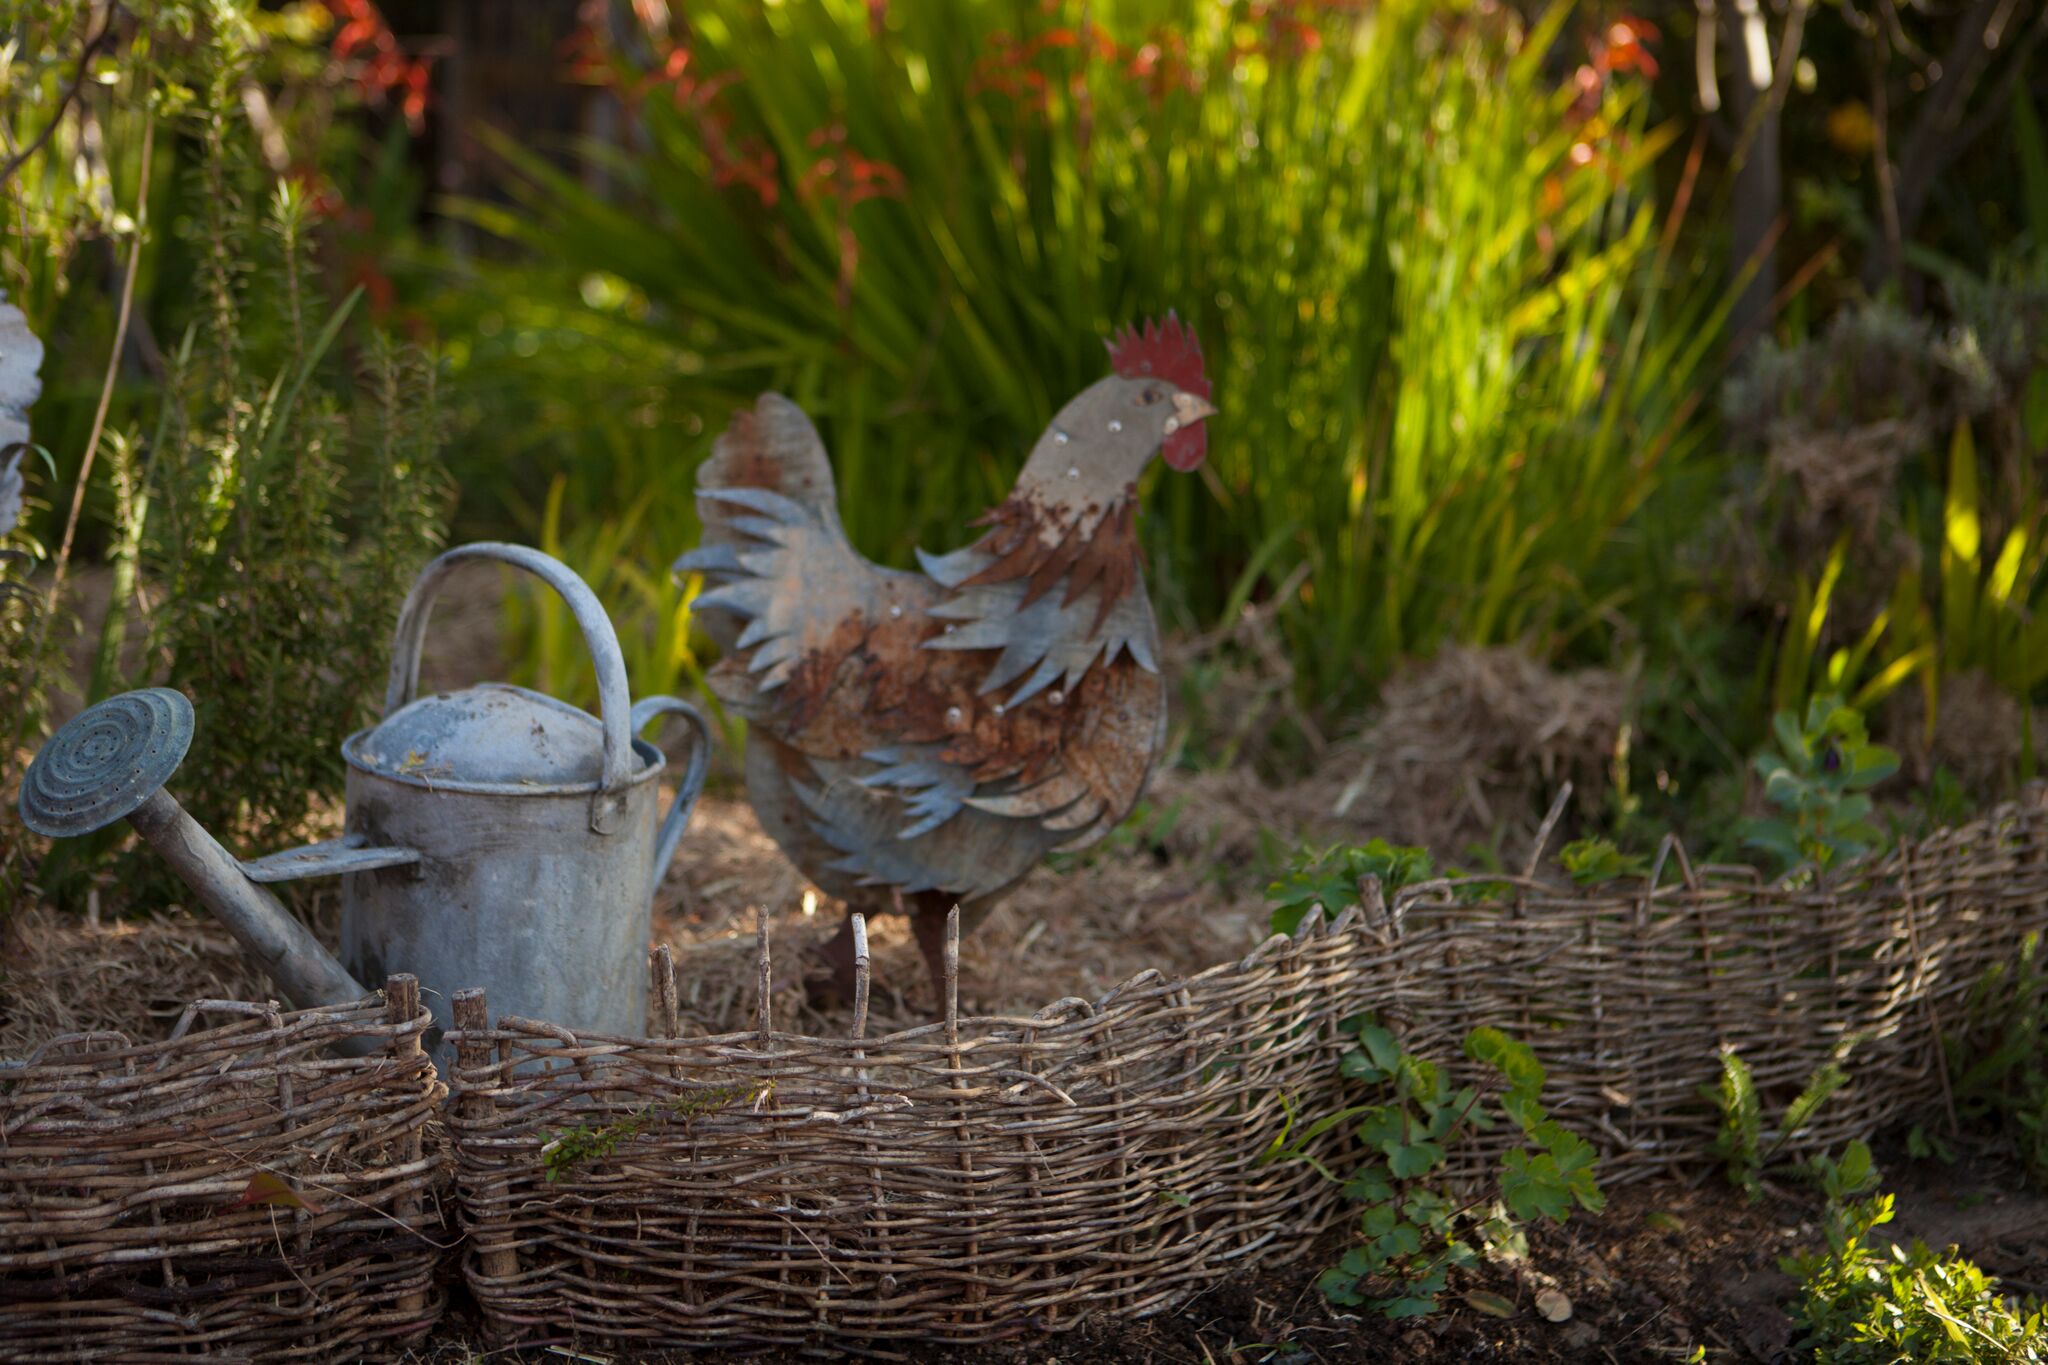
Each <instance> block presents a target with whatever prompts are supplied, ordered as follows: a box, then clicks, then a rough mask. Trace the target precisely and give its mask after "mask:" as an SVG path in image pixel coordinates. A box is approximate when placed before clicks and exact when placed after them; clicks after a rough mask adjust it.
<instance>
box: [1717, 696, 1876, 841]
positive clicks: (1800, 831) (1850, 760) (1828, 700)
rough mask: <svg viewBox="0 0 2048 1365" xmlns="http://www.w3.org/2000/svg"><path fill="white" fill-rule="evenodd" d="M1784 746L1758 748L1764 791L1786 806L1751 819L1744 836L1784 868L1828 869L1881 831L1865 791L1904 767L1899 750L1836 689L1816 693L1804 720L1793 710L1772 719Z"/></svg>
mask: <svg viewBox="0 0 2048 1365" xmlns="http://www.w3.org/2000/svg"><path fill="white" fill-rule="evenodd" d="M1772 730H1773V732H1774V734H1775V735H1776V737H1777V741H1778V752H1776V753H1770V752H1766V753H1762V754H1759V755H1757V758H1756V762H1755V768H1756V774H1757V776H1759V777H1761V778H1762V779H1763V781H1764V799H1765V800H1767V801H1769V802H1770V803H1771V804H1772V805H1773V806H1776V807H1777V808H1778V810H1779V811H1780V812H1781V814H1779V815H1777V816H1772V817H1767V818H1764V819H1757V820H1750V821H1747V822H1745V824H1744V827H1743V843H1744V844H1745V845H1746V846H1747V847H1750V848H1754V849H1758V850H1760V851H1762V852H1764V853H1766V854H1768V855H1770V856H1771V857H1773V858H1775V859H1777V860H1778V862H1779V864H1780V866H1781V868H1782V869H1783V870H1787V871H1789V870H1791V869H1793V868H1796V867H1812V868H1816V869H1819V870H1820V871H1822V872H1825V871H1827V870H1828V869H1830V868H1833V867H1837V866H1839V865H1841V864H1842V863H1844V862H1847V861H1848V860H1849V859H1851V858H1855V857H1857V856H1859V855H1861V854H1864V853H1867V852H1869V851H1870V850H1871V849H1872V848H1873V847H1875V846H1876V843H1877V841H1878V839H1879V838H1880V834H1879V831H1878V828H1877V826H1876V825H1875V824H1873V823H1871V818H1870V816H1871V801H1870V797H1869V796H1867V795H1865V793H1866V792H1867V791H1868V790H1869V789H1870V788H1871V787H1874V786H1876V785H1877V784H1878V783H1880V782H1882V781H1884V780H1885V779H1886V778H1887V777H1890V776H1891V775H1892V774H1893V773H1895V772H1897V771H1898V770H1899V756H1898V755H1897V754H1896V753H1893V752H1892V751H1891V750H1890V749H1887V748H1885V747H1884V746H1883V745H1881V744H1872V743H1871V742H1870V736H1869V733H1868V731H1867V730H1866V729H1865V728H1864V724H1863V715H1862V713H1861V712H1859V711H1857V710H1856V709H1855V708H1854V707H1852V706H1849V705H1846V704H1845V703H1844V702H1843V701H1842V699H1841V698H1840V697H1838V696H1835V695H1832V694H1829V695H1825V696H1819V697H1815V698H1814V699H1813V700H1812V701H1811V702H1809V703H1808V704H1807V708H1806V719H1805V721H1804V722H1803V723H1802V722H1801V721H1800V720H1799V718H1798V717H1797V716H1796V715H1795V714H1794V713H1793V712H1791V711H1780V712H1778V714H1777V716H1776V717H1774V718H1773V720H1772Z"/></svg>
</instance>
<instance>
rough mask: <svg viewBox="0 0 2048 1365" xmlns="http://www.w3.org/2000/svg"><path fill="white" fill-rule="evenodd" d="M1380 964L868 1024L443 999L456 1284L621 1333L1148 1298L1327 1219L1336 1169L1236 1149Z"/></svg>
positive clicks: (1351, 959) (844, 1325)
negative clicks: (541, 1018)
mask: <svg viewBox="0 0 2048 1365" xmlns="http://www.w3.org/2000/svg"><path fill="white" fill-rule="evenodd" d="M763 960H764V962H765V960H766V959H765V954H764V959H763ZM668 970H669V968H668V967H667V964H666V958H665V956H663V955H658V956H657V981H656V992H655V994H656V999H657V1001H661V1000H664V999H668V1000H672V999H673V998H674V996H673V988H672V986H665V984H664V981H663V979H662V977H663V974H664V973H666V972H667V971H668ZM1373 976H1374V973H1373V970H1372V967H1371V964H1370V963H1369V962H1367V961H1366V960H1364V959H1363V958H1362V957H1361V954H1360V953H1359V952H1358V950H1357V947H1356V945H1355V944H1354V943H1353V942H1352V941H1351V939H1350V938H1349V937H1348V936H1332V935H1325V934H1322V933H1320V932H1318V931H1311V932H1310V933H1309V934H1307V935H1305V936H1304V937H1303V939H1302V940H1301V941H1299V942H1297V943H1292V944H1290V943H1287V942H1286V941H1284V940H1281V941H1277V942H1276V943H1274V944H1270V945H1267V946H1266V947H1265V948H1262V949H1261V950H1260V951H1258V952H1256V953H1254V954H1253V955H1252V956H1250V957H1249V958H1247V959H1245V960H1244V961H1243V962H1241V963H1236V964H1231V965H1228V966H1225V967H1219V968H1216V969H1214V970H1212V971H1209V972H1206V973H1204V974H1202V975H1200V976H1197V977H1194V978H1192V979H1190V980H1187V981H1169V980H1165V979H1162V978H1161V977H1159V975H1158V974H1157V973H1152V972H1147V973H1144V974H1141V975H1140V976H1138V977H1135V978H1133V979H1132V980H1130V981H1128V982H1126V983H1125V984H1124V985H1122V986H1121V987H1119V988H1118V989H1117V990H1115V991H1113V992H1111V993H1110V994H1109V995H1107V996H1105V997H1103V998H1102V999H1100V1000H1097V1001H1094V1002H1089V1001H1083V1000H1080V999H1067V1000H1061V1001H1058V1002H1055V1003H1054V1004H1052V1005H1048V1006H1047V1007H1046V1008H1044V1009H1042V1010H1040V1011H1038V1012H1037V1013H1036V1014H1033V1015H1030V1016H1028V1017H1017V1018H992V1019H968V1020H961V1019H958V1018H957V1017H952V1016H949V1017H948V1019H947V1020H946V1021H945V1022H942V1023H935V1024H931V1025H928V1026H926V1027H923V1028H918V1029H912V1030H908V1031H906V1032H901V1033H895V1034H891V1035H888V1036H886V1037H879V1038H872V1039H867V1038H863V1037H861V1036H859V1030H858V1029H856V1030H855V1036H853V1037H849V1038H840V1039H824V1038H811V1037H801V1036H796V1035H791V1034H785V1033H775V1032H769V1031H767V1030H766V1029H765V1027H762V1028H757V1029H755V1030H752V1031H749V1032H746V1033H732V1034H725V1035H721V1036H717V1037H703V1038H655V1039H630V1038H600V1037H578V1036H577V1035H574V1034H572V1033H569V1032H567V1031H566V1030H561V1029H557V1028H553V1027H550V1026H548V1025H546V1024H542V1023H537V1022H534V1021H529V1020H522V1019H517V1018H502V1019H499V1020H498V1021H497V1023H496V1026H495V1027H489V1026H487V1024H486V1022H485V1005H486V1002H484V1001H482V1000H480V999H478V998H477V997H475V996H473V995H468V994H467V993H465V994H464V995H463V996H459V997H458V1000H457V1005H458V1013H457V1018H456V1022H457V1024H458V1030H457V1032H455V1033H453V1034H451V1035H450V1036H451V1038H452V1039H453V1040H454V1041H455V1042H456V1044H457V1057H458V1061H457V1065H456V1067H455V1070H454V1072H453V1074H452V1076H451V1086H452V1091H453V1095H452V1104H451V1117H450V1128H451V1133H452V1135H453V1137H454V1139H455V1144H456V1152H457V1185H458V1190H459V1193H460V1201H461V1207H462V1211H463V1218H464V1221H465V1225H466V1231H467V1234H468V1236H467V1239H466V1242H467V1250H466V1253H465V1271H466V1274H467V1276H468V1280H469V1283H470V1286H471V1288H472V1289H473V1290H474V1292H475V1294H476V1296H477V1298H478V1300H479V1302H480V1303H481V1304H482V1305H483V1308H484V1312H485V1314H486V1317H487V1319H488V1320H489V1321H490V1323H491V1324H492V1325H493V1326H494V1328H496V1329H497V1330H498V1331H499V1333H500V1334H502V1335H504V1336H506V1337H507V1338H517V1337H520V1336H522V1335H524V1336H528V1337H533V1336H544V1337H558V1336H562V1335H568V1336H571V1337H573V1338H577V1339H583V1340H591V1341H604V1342H608V1343H612V1344H614V1345H631V1344H638V1345H641V1346H653V1345H656V1344H661V1345H680V1346H709V1345H718V1346H728V1347H731V1346H741V1345H758V1344H770V1343H783V1344H796V1343H804V1342H818V1341H829V1342H831V1343H832V1344H834V1345H838V1346H840V1347H844V1348H850V1349H859V1348H861V1347H863V1346H864V1345H866V1344H868V1343H887V1342H890V1341H895V1342H905V1341H945V1342H985V1341H990V1340H994V1339H997V1338H1002V1337H1009V1336H1016V1335H1021V1334H1027V1333H1038V1332H1049V1331H1056V1330H1058V1329H1059V1328H1061V1327H1063V1326H1067V1325H1071V1323H1072V1322H1073V1321H1074V1320H1076V1319H1077V1318H1078V1317H1080V1316H1081V1315H1083V1314H1085V1313H1088V1312H1091V1311H1096V1310H1107V1311H1114V1312H1118V1313H1122V1314H1128V1315H1140V1314H1144V1313H1147V1312H1153V1311H1157V1310H1160V1309H1163V1308H1166V1307H1168V1306H1170V1305H1172V1304H1174V1303H1176V1302H1178V1301H1179V1300H1181V1299H1182V1298H1184V1297H1185V1296H1186V1294H1187V1293H1188V1292H1189V1291H1191V1290H1192V1289H1194V1288H1196V1287H1199V1286H1200V1285H1203V1284H1206V1283H1210V1282H1213V1281H1214V1280H1215V1279H1216V1278H1217V1277H1219V1276H1220V1275H1222V1274H1224V1273H1226V1272H1227V1271H1229V1270H1230V1269H1231V1268H1233V1267H1239V1266H1246V1265H1250V1264H1253V1263H1256V1262H1260V1261H1266V1260H1284V1259H1287V1258H1291V1257H1295V1256H1298V1255H1300V1254H1301V1253H1302V1252H1303V1251H1304V1250H1305V1248H1306V1247H1307V1246H1308V1245H1309V1243H1310V1242H1311V1241H1313V1239H1314V1238H1315V1236H1316V1235H1317V1233H1318V1232H1320V1231H1321V1230H1322V1229H1324V1228H1325V1227H1327V1226H1328V1225H1329V1223H1330V1220H1331V1218H1332V1217H1333V1216H1334V1215H1335V1213H1336V1212H1337V1199H1336V1194H1337V1192H1336V1190H1335V1189H1334V1188H1333V1187H1331V1186H1330V1185H1328V1184H1327V1183H1325V1182H1323V1181H1322V1180H1320V1179H1319V1178H1318V1177H1317V1176H1316V1175H1315V1174H1314V1173H1313V1172H1312V1171H1311V1170H1310V1169H1309V1168H1308V1167H1307V1166H1306V1165H1305V1164H1301V1163H1293V1164H1262V1163H1261V1161H1260V1156H1261V1154H1262V1152H1263V1151H1264V1150H1265V1148H1266V1147H1267V1145H1268V1143H1269V1142H1270V1141H1271V1140H1272V1139H1273V1138H1274V1137H1275V1136H1276V1135H1278V1134H1280V1133H1281V1132H1283V1131H1284V1130H1285V1129H1286V1127H1287V1125H1288V1124H1289V1123H1290V1122H1291V1121H1292V1120H1291V1119H1290V1117H1289V1110H1290V1108H1292V1109H1293V1111H1294V1112H1297V1113H1299V1112H1308V1113H1314V1112H1317V1111H1318V1110H1320V1109H1321V1108H1322V1107H1323V1106H1326V1105H1328V1104H1329V1103H1331V1102H1333V1099H1334V1089H1335V1083H1336V1080H1337V1078H1336V1075H1335V1072H1334V1070H1333V1069H1332V1067H1331V1066H1330V1064H1329V1061H1330V1052H1329V1042H1330V1033H1331V1026H1332V1024H1333V1023H1334V1021H1335V1020H1336V1019H1338V1018H1339V1017H1341V1016H1342V1015H1344V1014H1346V1013H1351V1012H1355V1011H1356V1010H1357V1009H1358V1008H1360V1007H1362V1006H1363V1004H1364V1003H1365V994H1364V991H1363V989H1362V988H1363V987H1364V986H1365V984H1366V983H1367V982H1369V981H1370V980H1372V979H1373ZM862 979H863V980H864V976H863V978H862ZM857 1017H858V1015H857ZM764 1022H765V1021H764ZM593 1137H594V1138H595V1142H594V1145H593ZM1329 1145H1330V1144H1329V1143H1325V1144H1324V1148H1323V1154H1324V1155H1328V1148H1329ZM574 1150H585V1151H589V1152H590V1153H591V1154H590V1155H589V1156H587V1157H586V1158H583V1159H576V1160H570V1159H566V1158H567V1156H568V1154H569V1153H570V1152H571V1151H574ZM551 1158H552V1162H553V1167H552V1169H550V1162H551Z"/></svg>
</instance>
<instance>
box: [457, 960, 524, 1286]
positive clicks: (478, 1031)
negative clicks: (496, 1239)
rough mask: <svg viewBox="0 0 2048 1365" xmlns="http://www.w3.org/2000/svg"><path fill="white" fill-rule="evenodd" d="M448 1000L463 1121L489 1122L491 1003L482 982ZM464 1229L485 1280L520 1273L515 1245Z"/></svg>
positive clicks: (499, 1185) (492, 1108)
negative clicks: (485, 1077) (483, 1076)
mask: <svg viewBox="0 0 2048 1365" xmlns="http://www.w3.org/2000/svg"><path fill="white" fill-rule="evenodd" d="M450 1004H451V1005H452V1006H453V1010H454V1015H455V1027H456V1029H457V1030H458V1031H459V1032H460V1033H461V1034H462V1041H461V1042H459V1043H457V1044H456V1045H455V1074H456V1076H457V1077H458V1078H459V1079H460V1080H462V1081H463V1083H464V1088H463V1092H462V1102H461V1117H462V1121H463V1122H464V1123H465V1124H479V1123H488V1122H489V1121H490V1119H491V1117H492V1115H493V1114H494V1113H495V1112H496V1110H497V1102H496V1101H495V1100H494V1099H492V1097H491V1096H490V1095H488V1094H486V1093H484V1091H483V1090H482V1089H481V1087H480V1086H479V1085H478V1084H477V1081H478V1079H479V1073H482V1072H484V1071H485V1070H486V1069H487V1068H488V1067H489V1066H490V1064H491V1051H492V1049H491V1043H490V1040H489V1039H487V1038H486V1037H485V1036H484V1035H485V1034H487V1033H489V1032H490V1030H491V1010H490V1004H489V1002H488V1000H486V999H485V996H484V990H483V987H481V986H471V987H469V988H467V989H465V990H459V991H457V992H455V994H454V995H453V996H451V997H450ZM493 1079H495V1078H493ZM495 1184H496V1188H495V1189H493V1190H492V1193H493V1194H494V1195H495V1194H501V1193H502V1192H503V1190H504V1187H505V1181H504V1178H503V1176H502V1175H501V1176H500V1177H499V1179H498V1180H497V1181H496V1182H495ZM486 1206H487V1207H491V1206H492V1205H486ZM501 1216H502V1214H501ZM467 1231H468V1234H469V1236H470V1238H471V1239H472V1241H473V1242H474V1243H475V1245H476V1246H477V1262H478V1266H479V1269H480V1271H481V1273H482V1275H483V1278H484V1279H485V1280H487V1281H498V1282H502V1281H505V1280H509V1279H511V1278H512V1277H513V1276H514V1275H516V1274H518V1273H519V1252H518V1250H517V1249H516V1248H512V1247H498V1248H494V1247H491V1246H489V1245H488V1244H487V1240H488V1239H487V1238H485V1237H482V1236H479V1235H478V1233H479V1231H480V1229H478V1228H475V1227H471V1228H469V1229H467Z"/></svg>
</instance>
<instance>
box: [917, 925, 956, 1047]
mask: <svg viewBox="0 0 2048 1365" xmlns="http://www.w3.org/2000/svg"><path fill="white" fill-rule="evenodd" d="M952 908H953V902H952V899H951V898H950V897H930V898H927V897H924V896H919V897H918V898H917V908H916V909H915V910H914V911H913V912H912V913H911V916H910V927H911V929H912V931H913V932H915V933H916V935H917V946H918V948H919V950H920V951H922V952H923V953H924V965H925V967H926V969H927V970H929V971H930V972H931V974H932V1015H933V1017H935V1018H944V1017H945V1014H946V914H947V912H948V911H950V910H951V909H952Z"/></svg>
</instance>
